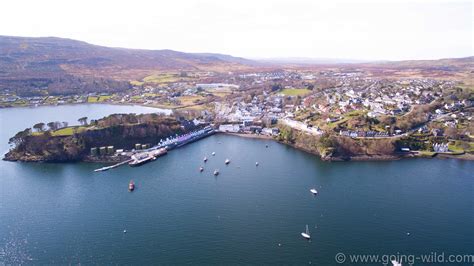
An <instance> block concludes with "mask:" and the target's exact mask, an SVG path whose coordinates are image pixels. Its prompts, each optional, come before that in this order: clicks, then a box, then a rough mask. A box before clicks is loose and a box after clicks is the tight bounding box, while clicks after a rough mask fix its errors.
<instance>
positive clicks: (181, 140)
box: [94, 126, 215, 172]
mask: <svg viewBox="0 0 474 266" xmlns="http://www.w3.org/2000/svg"><path fill="white" fill-rule="evenodd" d="M214 133H215V130H214V128H212V127H211V126H207V127H205V128H203V129H200V130H197V131H192V132H189V133H186V134H183V135H180V136H175V137H168V138H167V139H165V140H160V142H159V143H158V144H157V145H155V146H153V147H151V148H149V149H144V150H140V151H135V152H133V151H132V152H130V159H129V160H125V161H123V162H120V163H117V164H114V165H110V166H104V167H101V168H98V169H95V170H94V172H102V171H107V170H110V169H113V168H117V167H119V166H122V165H125V164H128V165H130V166H140V165H142V164H145V163H147V162H150V161H154V160H156V159H157V158H158V157H160V156H162V155H164V154H166V153H167V152H168V151H171V150H173V149H176V148H179V147H182V146H184V145H186V144H189V143H192V142H195V141H198V140H200V139H203V138H205V137H208V136H210V135H213V134H214Z"/></svg>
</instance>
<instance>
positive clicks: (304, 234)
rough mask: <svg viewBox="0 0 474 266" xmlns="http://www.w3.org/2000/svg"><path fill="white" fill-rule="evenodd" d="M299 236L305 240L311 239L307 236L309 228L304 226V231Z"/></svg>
mask: <svg viewBox="0 0 474 266" xmlns="http://www.w3.org/2000/svg"><path fill="white" fill-rule="evenodd" d="M301 236H302V237H304V238H306V239H311V235H310V234H309V228H308V225H306V231H305V232H303V233H301Z"/></svg>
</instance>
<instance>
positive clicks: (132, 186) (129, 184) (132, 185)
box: [128, 180, 135, 191]
mask: <svg viewBox="0 0 474 266" xmlns="http://www.w3.org/2000/svg"><path fill="white" fill-rule="evenodd" d="M128 190H129V191H134V190H135V183H133V180H130V183H128Z"/></svg>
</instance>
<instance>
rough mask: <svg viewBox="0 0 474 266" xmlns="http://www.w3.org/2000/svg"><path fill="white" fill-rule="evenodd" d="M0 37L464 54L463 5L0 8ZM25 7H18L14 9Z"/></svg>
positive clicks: (369, 57) (321, 54)
mask: <svg viewBox="0 0 474 266" xmlns="http://www.w3.org/2000/svg"><path fill="white" fill-rule="evenodd" d="M4 6H5V8H4V10H9V12H6V13H5V14H4V15H3V16H2V17H0V35H9V36H22V37H60V38H68V39H74V40H79V41H85V42H87V43H91V44H95V45H101V46H107V47H120V48H133V49H149V50H161V49H170V50H175V51H182V52H191V53H221V54H228V55H232V56H236V57H243V58H249V59H295V58H297V59H303V58H304V59H338V60H357V61H381V60H384V61H385V60H389V61H397V60H423V59H441V58H460V57H468V56H472V55H473V53H472V51H473V50H472V44H473V38H474V37H472V36H473V34H472V8H473V6H472V3H471V2H445V1H437V2H434V3H433V2H431V3H430V2H427V1H418V2H415V3H411V2H407V1H402V2H399V3H395V2H385V3H376V2H364V1H352V2H340V1H336V2H330V1H321V2H318V3H313V2H312V1H307V0H298V1H292V2H291V3H287V2H284V1H271V2H270V1H259V2H251V1H247V0H246V1H238V2H237V1H236V2H234V3H229V2H226V3H222V2H219V1H216V0H203V1H198V0H181V1H175V2H173V3H171V2H163V3H151V2H150V3H148V2H147V1H144V0H141V1H134V2H131V1H101V2H98V3H94V2H93V1H91V0H86V1H80V2H79V1H78V2H72V3H71V2H68V3H63V2H62V1H55V0H49V1H41V2H36V1H33V0H24V1H7V2H6V3H4ZM25 6H28V7H29V8H28V9H24V7H25Z"/></svg>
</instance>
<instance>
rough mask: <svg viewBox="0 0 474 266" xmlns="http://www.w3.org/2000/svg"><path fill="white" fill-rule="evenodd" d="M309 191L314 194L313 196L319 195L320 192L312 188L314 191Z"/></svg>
mask: <svg viewBox="0 0 474 266" xmlns="http://www.w3.org/2000/svg"><path fill="white" fill-rule="evenodd" d="M309 191H311V193H313V195H317V194H318V191H317V190H316V189H315V188H312V189H310V190H309Z"/></svg>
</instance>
